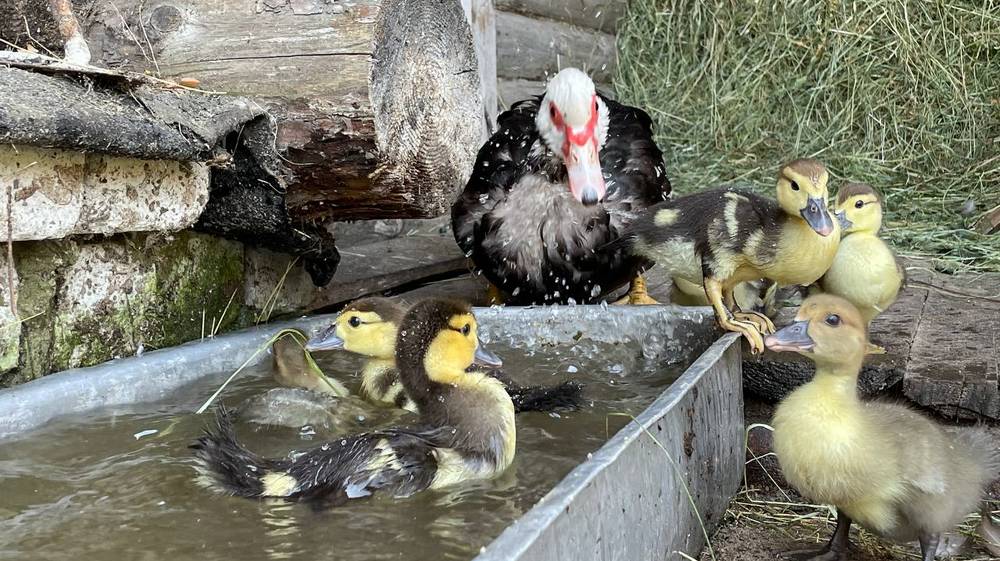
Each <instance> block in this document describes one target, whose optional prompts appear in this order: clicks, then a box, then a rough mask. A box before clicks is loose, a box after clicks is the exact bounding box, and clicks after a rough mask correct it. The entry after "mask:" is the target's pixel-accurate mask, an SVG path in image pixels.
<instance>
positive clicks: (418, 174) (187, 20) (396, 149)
mask: <svg viewBox="0 0 1000 561" xmlns="http://www.w3.org/2000/svg"><path fill="white" fill-rule="evenodd" d="M84 26H85V28H86V30H87V35H88V39H89V41H90V43H91V46H92V47H93V50H94V51H95V56H96V57H98V58H99V62H100V63H101V64H103V65H106V66H109V67H118V68H127V69H131V70H139V71H149V72H153V73H159V74H161V75H163V76H165V77H169V78H175V79H180V78H194V79H197V80H199V81H200V87H201V88H204V89H210V90H218V91H225V92H228V93H238V94H243V95H246V96H248V97H250V98H252V99H253V100H255V101H256V102H257V103H258V104H259V105H260V106H261V107H262V108H263V109H264V110H265V111H266V112H267V113H268V115H269V117H270V118H271V120H272V126H271V128H270V129H269V130H266V131H265V133H264V134H265V136H264V138H260V139H257V140H256V141H254V140H253V139H245V138H242V137H241V139H240V140H244V141H246V142H247V143H248V144H250V145H252V146H253V147H254V150H255V152H257V151H259V152H260V153H259V154H257V155H256V158H257V159H258V160H259V161H260V162H261V164H262V167H263V168H265V169H266V170H267V171H268V172H269V173H270V174H271V176H272V177H273V178H274V179H275V182H276V183H277V184H278V186H279V188H280V189H281V190H282V191H284V194H285V200H284V204H285V205H286V207H287V210H288V213H289V215H290V217H291V218H292V219H293V220H296V221H313V222H316V221H322V220H326V219H330V218H334V219H338V220H349V219H359V218H387V217H392V218H398V217H424V216H435V215H439V214H441V213H443V212H444V211H445V210H446V209H447V208H448V207H449V206H450V203H451V200H452V198H453V196H454V194H455V191H456V190H457V189H458V187H459V186H460V185H461V184H462V183H463V182H464V179H465V176H466V175H467V174H468V171H469V170H470V169H471V166H472V163H473V161H474V157H475V151H476V148H477V147H478V144H479V141H480V140H481V138H482V137H483V135H485V129H486V122H485V119H484V112H483V101H482V99H483V93H482V92H481V91H480V90H481V80H480V77H479V65H478V64H477V57H476V47H475V46H474V43H473V34H472V30H471V27H470V25H469V23H468V21H467V20H466V18H465V12H464V11H463V9H462V5H461V3H460V0H355V1H352V2H339V1H338V2H325V1H320V0H294V1H292V0H216V1H212V2H197V1H194V0H164V1H160V2H157V3H155V4H148V3H146V2H144V0H121V1H119V2H115V3H114V4H112V3H98V4H96V5H95V8H94V10H93V12H92V13H91V14H90V17H89V18H88V19H87V21H86V22H85V23H84ZM268 149H270V152H268ZM258 179H259V178H258ZM264 179H265V180H266V179H267V178H264ZM248 187H251V186H248Z"/></svg>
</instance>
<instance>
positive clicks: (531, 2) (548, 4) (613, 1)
mask: <svg viewBox="0 0 1000 561" xmlns="http://www.w3.org/2000/svg"><path fill="white" fill-rule="evenodd" d="M626 6H627V2H626V1H625V0H574V1H573V2H566V0H497V9H498V10H503V11H505V12H514V13H518V14H521V15H526V16H541V17H543V18H548V19H552V20H556V21H561V22H563V23H569V24H572V25H575V26H578V27H585V28H588V29H597V30H600V31H603V32H605V33H611V34H614V33H615V31H616V30H617V28H618V20H619V19H620V18H621V17H622V16H623V15H625V8H626Z"/></svg>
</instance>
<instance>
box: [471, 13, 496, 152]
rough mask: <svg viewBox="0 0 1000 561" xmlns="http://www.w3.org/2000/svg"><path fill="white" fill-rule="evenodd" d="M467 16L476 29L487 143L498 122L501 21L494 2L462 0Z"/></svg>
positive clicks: (472, 26)
mask: <svg viewBox="0 0 1000 561" xmlns="http://www.w3.org/2000/svg"><path fill="white" fill-rule="evenodd" d="M462 8H463V9H464V10H465V17H466V19H468V20H469V26H470V27H471V28H472V41H473V42H474V43H475V45H476V58H477V59H478V60H479V83H480V86H481V91H482V94H483V109H484V110H485V111H486V131H484V134H483V139H482V140H483V142H486V139H487V138H489V134H490V133H492V132H493V130H494V129H496V123H497V107H498V106H497V22H496V11H495V10H494V9H493V0H462Z"/></svg>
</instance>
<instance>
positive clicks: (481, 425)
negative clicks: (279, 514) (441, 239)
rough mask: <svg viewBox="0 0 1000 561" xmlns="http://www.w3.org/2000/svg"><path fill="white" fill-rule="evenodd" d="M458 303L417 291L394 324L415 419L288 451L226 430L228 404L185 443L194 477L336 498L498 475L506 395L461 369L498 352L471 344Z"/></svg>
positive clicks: (293, 495) (504, 449)
mask: <svg viewBox="0 0 1000 561" xmlns="http://www.w3.org/2000/svg"><path fill="white" fill-rule="evenodd" d="M476 333H477V324H476V319H475V317H474V316H473V315H472V310H471V308H470V307H469V306H468V305H467V304H464V303H459V302H455V301H449V300H437V299H433V300H425V301H423V302H420V303H418V304H416V305H415V306H413V307H412V308H410V310H409V311H408V312H407V314H406V316H405V317H404V318H403V321H402V323H401V325H400V329H399V336H398V340H397V342H396V365H397V367H398V368H399V375H400V380H401V381H402V383H403V386H404V387H405V388H406V391H407V393H408V394H409V395H410V396H412V397H413V399H414V401H415V402H416V404H417V406H418V408H419V411H420V425H421V426H420V427H419V428H416V429H404V428H392V429H386V430H380V431H375V432H369V433H363V434H358V435H354V436H348V437H345V438H343V439H338V440H336V441H333V442H328V443H325V444H323V445H321V446H317V447H315V448H311V449H309V450H306V451H303V452H302V453H299V454H295V455H292V456H290V457H289V458H275V459H269V458H262V457H260V456H258V455H257V454H254V453H253V452H251V451H250V450H247V449H246V448H245V447H244V446H243V445H242V444H240V443H239V441H238V440H237V438H236V435H235V433H234V430H233V425H232V420H231V418H230V416H229V413H228V412H227V411H225V410H224V409H220V411H219V417H218V426H217V427H215V428H214V429H212V430H209V431H208V433H207V434H206V435H205V436H203V437H201V438H199V439H198V440H197V442H196V443H195V444H194V445H192V448H193V449H194V451H195V457H196V459H197V463H198V465H197V469H198V471H199V472H200V474H201V478H200V481H201V482H202V483H204V484H206V485H207V486H209V487H210V488H212V489H215V490H218V491H221V492H224V493H227V494H230V495H236V496H242V497H257V498H263V497H279V498H285V499H288V500H296V501H316V502H317V503H315V504H319V505H330V506H333V505H339V504H343V503H345V502H346V501H348V500H350V499H355V498H360V497H366V496H369V495H371V494H373V493H375V492H384V493H388V494H390V495H392V496H395V497H406V496H409V495H412V494H414V493H417V492H419V491H423V490H425V489H435V488H440V487H445V486H448V485H453V484H455V483H458V482H461V481H466V480H471V479H486V478H492V477H494V476H496V475H499V474H500V473H501V472H503V471H504V470H505V469H507V467H508V466H509V465H510V464H511V462H512V461H513V459H514V453H515V446H516V444H515V443H516V435H515V426H514V405H513V403H511V401H510V397H509V396H508V395H507V392H506V391H504V389H503V385H502V384H501V383H500V382H499V381H497V380H495V379H493V378H490V377H489V376H486V375H484V374H482V373H480V372H475V371H473V372H468V371H466V369H467V368H468V367H469V366H470V365H471V364H472V363H473V360H474V359H475V360H478V361H480V362H481V363H482V364H484V365H486V366H500V364H501V363H500V360H499V359H498V358H497V357H495V356H494V355H492V354H491V353H489V352H488V351H487V350H486V349H485V348H483V347H482V346H481V345H479V344H478V338H477V335H476Z"/></svg>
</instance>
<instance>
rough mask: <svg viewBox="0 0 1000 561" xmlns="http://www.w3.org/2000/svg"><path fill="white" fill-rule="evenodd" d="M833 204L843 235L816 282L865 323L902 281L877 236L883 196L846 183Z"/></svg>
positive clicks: (889, 300)
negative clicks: (828, 265)
mask: <svg viewBox="0 0 1000 561" xmlns="http://www.w3.org/2000/svg"><path fill="white" fill-rule="evenodd" d="M836 208H837V212H836V214H837V218H838V219H839V220H840V225H841V228H842V229H843V233H844V238H843V239H842V240H841V241H840V248H838V249H837V256H836V257H834V259H833V265H831V266H830V270H829V271H827V272H826V274H825V275H823V278H822V279H820V282H819V284H820V287H821V288H822V289H823V291H824V292H828V293H830V294H836V295H837V296H841V297H843V298H845V299H847V300H848V301H849V302H850V303H852V304H854V306H855V307H856V308H857V309H858V311H859V312H861V317H862V318H864V320H865V325H866V326H867V325H870V324H871V322H872V320H873V319H875V317H876V316H878V315H879V314H880V313H882V312H883V311H885V310H886V309H887V308H888V307H889V306H890V305H892V303H893V302H895V301H896V296H897V295H898V294H899V289H900V287H901V286H902V285H903V279H904V273H903V268H902V267H900V265H899V262H898V261H896V256H895V254H893V252H892V250H891V249H890V248H889V246H888V244H886V243H885V242H884V241H882V240H881V239H880V238H879V237H878V231H879V229H881V228H882V198H881V197H880V196H879V194H878V193H877V192H876V191H875V189H873V188H872V187H871V186H869V185H865V184H863V183H851V184H848V185H845V186H844V187H843V188H841V189H840V192H839V193H838V194H837V207H836ZM884 352H885V349H883V348H882V347H878V346H875V345H872V347H871V348H870V349H869V353H884Z"/></svg>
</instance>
